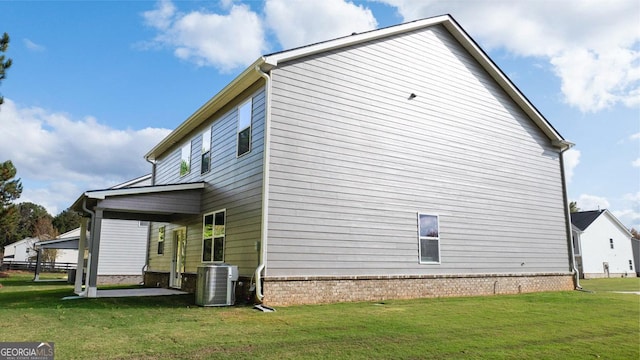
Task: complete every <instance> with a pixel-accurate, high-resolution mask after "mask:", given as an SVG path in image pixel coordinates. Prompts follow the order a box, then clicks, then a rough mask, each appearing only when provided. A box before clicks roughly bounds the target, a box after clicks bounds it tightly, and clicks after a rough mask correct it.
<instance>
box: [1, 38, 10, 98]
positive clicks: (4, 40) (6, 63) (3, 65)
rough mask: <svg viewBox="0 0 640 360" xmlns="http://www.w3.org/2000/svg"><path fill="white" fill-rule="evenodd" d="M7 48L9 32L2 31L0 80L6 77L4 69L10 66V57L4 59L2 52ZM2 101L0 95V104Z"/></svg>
mask: <svg viewBox="0 0 640 360" xmlns="http://www.w3.org/2000/svg"><path fill="white" fill-rule="evenodd" d="M8 48H9V34H7V33H4V34H3V35H2V38H0V80H4V78H5V77H6V71H7V69H9V68H10V67H11V64H12V61H11V59H7V60H5V59H4V54H3V53H4V52H6V51H7V49H8ZM3 103H4V97H2V96H0V105H2V104H3Z"/></svg>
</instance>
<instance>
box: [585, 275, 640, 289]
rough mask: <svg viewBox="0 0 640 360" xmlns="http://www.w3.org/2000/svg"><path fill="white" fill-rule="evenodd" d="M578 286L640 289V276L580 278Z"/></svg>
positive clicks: (586, 287)
mask: <svg viewBox="0 0 640 360" xmlns="http://www.w3.org/2000/svg"><path fill="white" fill-rule="evenodd" d="M580 286H582V288H583V289H585V290H591V291H640V278H621V277H620V278H609V279H588V280H585V279H581V280H580Z"/></svg>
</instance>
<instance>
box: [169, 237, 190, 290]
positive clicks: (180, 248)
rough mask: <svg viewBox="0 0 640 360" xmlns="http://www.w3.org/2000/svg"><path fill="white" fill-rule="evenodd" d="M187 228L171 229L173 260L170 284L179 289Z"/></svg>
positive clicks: (182, 271)
mask: <svg viewBox="0 0 640 360" xmlns="http://www.w3.org/2000/svg"><path fill="white" fill-rule="evenodd" d="M186 245H187V229H185V228H180V229H176V230H174V231H173V260H172V262H171V282H170V286H171V287H174V288H178V289H180V288H181V287H182V274H183V273H184V263H185V258H186V248H187V246H186Z"/></svg>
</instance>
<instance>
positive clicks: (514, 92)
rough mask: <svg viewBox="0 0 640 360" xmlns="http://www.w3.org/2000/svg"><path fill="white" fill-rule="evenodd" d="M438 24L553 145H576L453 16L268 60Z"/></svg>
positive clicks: (278, 60)
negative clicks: (555, 126) (529, 98)
mask: <svg viewBox="0 0 640 360" xmlns="http://www.w3.org/2000/svg"><path fill="white" fill-rule="evenodd" d="M434 25H443V26H444V27H445V28H446V29H447V30H448V31H449V33H451V35H452V36H453V37H454V38H455V39H456V40H458V42H459V43H460V44H461V45H462V46H463V47H464V48H465V49H466V50H467V51H468V52H469V53H470V54H471V56H473V57H474V59H476V60H477V61H478V62H479V63H480V65H481V66H482V67H483V68H484V69H485V70H486V71H487V72H488V73H489V75H490V76H491V77H492V78H493V79H494V80H495V81H496V82H497V83H498V84H499V85H500V86H501V87H502V88H503V89H504V91H505V92H506V93H507V94H508V95H509V97H511V99H513V101H515V102H516V104H518V106H519V107H520V108H521V109H522V110H523V111H524V112H525V113H526V114H527V115H528V116H529V117H530V118H531V119H532V120H533V121H534V123H535V124H536V125H537V126H538V127H539V128H540V129H541V130H542V132H544V134H545V135H546V136H547V137H548V138H549V139H550V140H551V141H552V144H553V145H554V146H556V147H558V148H560V149H566V148H569V147H571V146H573V144H571V143H570V142H568V141H566V140H564V138H563V137H562V136H561V135H560V134H559V133H558V132H557V131H556V130H555V129H554V128H553V126H551V124H550V123H549V122H548V121H547V120H546V119H545V118H544V116H542V114H541V113H540V112H539V111H538V110H537V109H536V108H535V106H533V104H532V103H531V102H530V101H529V100H528V99H527V98H526V97H525V96H524V95H523V94H522V92H520V90H518V88H517V87H516V86H515V85H514V84H513V83H512V82H511V80H509V79H508V78H507V77H506V75H505V74H504V73H503V72H502V71H501V70H500V69H499V68H498V66H497V65H496V64H495V63H494V62H493V61H492V60H491V59H490V58H489V56H487V54H486V53H485V52H484V51H483V50H482V49H481V48H480V47H479V46H478V44H476V42H475V41H474V40H473V39H472V38H471V37H470V36H469V35H468V34H467V33H466V32H465V31H464V30H463V29H462V27H461V26H460V25H459V24H458V23H457V22H456V21H455V20H454V19H453V18H452V17H451V16H450V15H442V16H437V17H433V18H428V19H423V20H416V21H413V22H409V23H405V24H401V25H396V26H390V27H388V28H384V29H380V30H372V31H369V32H365V33H361V34H354V35H351V36H345V37H342V38H338V39H334V40H329V41H326V42H322V43H317V44H314V45H309V46H304V47H300V48H297V49H293V50H289V51H283V52H279V53H275V54H272V55H268V56H266V57H265V58H264V62H265V63H266V64H268V65H271V66H274V67H275V66H277V65H278V64H279V63H282V62H286V61H291V60H295V59H298V58H301V57H305V56H309V55H314V54H318V53H322V52H325V51H330V50H334V49H338V48H342V47H346V46H352V45H356V44H359V43H363V42H366V41H371V40H375V39H379V38H383V37H387V36H392V35H395V34H401V33H406V32H409V31H413V30H417V29H421V28H426V27H430V26H434Z"/></svg>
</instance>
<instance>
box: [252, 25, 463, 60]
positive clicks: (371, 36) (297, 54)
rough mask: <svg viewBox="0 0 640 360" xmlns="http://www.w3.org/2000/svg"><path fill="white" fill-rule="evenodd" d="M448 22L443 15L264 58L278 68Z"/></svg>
mask: <svg viewBox="0 0 640 360" xmlns="http://www.w3.org/2000/svg"><path fill="white" fill-rule="evenodd" d="M447 21H451V17H450V16H449V15H442V16H436V17H432V18H428V19H422V20H416V21H412V22H408V23H404V24H400V25H395V26H390V27H387V28H383V29H379V30H371V31H367V32H363V33H359V34H353V35H350V36H345V37H341V38H337V39H333V40H328V41H324V42H320V43H317V44H313V45H308V46H302V47H299V48H295V49H292V50H288V51H282V52H278V53H275V54H271V55H268V56H265V57H264V62H265V63H267V64H269V65H271V66H277V65H278V63H279V62H286V61H291V60H295V59H298V58H301V57H305V56H309V55H313V54H318V53H322V52H326V51H331V50H333V49H339V48H342V47H346V46H352V45H356V44H360V43H363V42H366V41H371V40H375V39H379V38H383V37H387V36H391V35H395V34H401V33H405V32H409V31H413V30H416V29H420V28H424V27H429V26H433V25H437V24H440V23H444V22H447Z"/></svg>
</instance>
